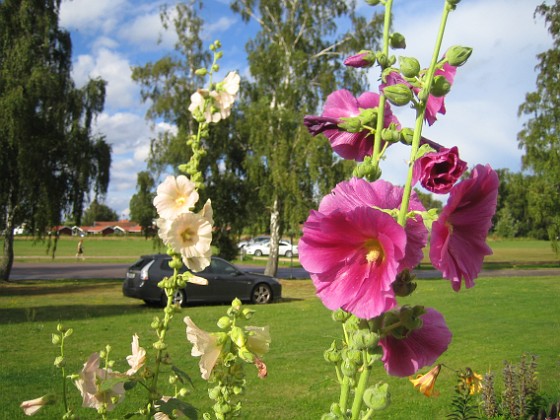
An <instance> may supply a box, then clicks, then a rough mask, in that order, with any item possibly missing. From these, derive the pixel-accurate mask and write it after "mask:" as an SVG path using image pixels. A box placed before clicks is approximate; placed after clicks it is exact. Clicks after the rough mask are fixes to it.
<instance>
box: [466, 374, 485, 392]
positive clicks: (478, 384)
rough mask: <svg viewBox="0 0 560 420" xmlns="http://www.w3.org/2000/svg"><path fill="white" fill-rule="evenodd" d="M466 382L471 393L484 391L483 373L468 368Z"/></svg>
mask: <svg viewBox="0 0 560 420" xmlns="http://www.w3.org/2000/svg"><path fill="white" fill-rule="evenodd" d="M465 384H466V385H467V386H468V387H469V393H470V394H471V395H474V394H478V393H479V392H480V391H482V375H479V374H478V373H476V372H473V371H472V370H471V369H469V368H467V372H466V375H465Z"/></svg>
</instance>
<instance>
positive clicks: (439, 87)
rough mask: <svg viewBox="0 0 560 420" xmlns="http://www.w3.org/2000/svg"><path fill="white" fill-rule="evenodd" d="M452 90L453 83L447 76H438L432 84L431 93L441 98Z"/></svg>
mask: <svg viewBox="0 0 560 420" xmlns="http://www.w3.org/2000/svg"><path fill="white" fill-rule="evenodd" d="M450 90H451V83H449V81H448V80H447V79H446V78H445V76H441V75H440V76H436V77H434V83H433V84H432V89H431V90H430V93H431V94H432V95H433V96H435V97H437V98H439V97H441V96H445V95H447V94H448V93H449V91H450Z"/></svg>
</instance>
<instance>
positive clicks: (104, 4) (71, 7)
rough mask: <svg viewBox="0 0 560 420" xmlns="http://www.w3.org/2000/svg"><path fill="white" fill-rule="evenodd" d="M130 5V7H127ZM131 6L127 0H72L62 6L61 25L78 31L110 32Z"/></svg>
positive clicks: (64, 2)
mask: <svg viewBox="0 0 560 420" xmlns="http://www.w3.org/2000/svg"><path fill="white" fill-rule="evenodd" d="M127 6H128V7H127ZM130 7H131V6H130V5H128V4H127V1H126V0H95V1H91V0H72V1H63V2H62V3H61V6H60V15H59V16H60V25H61V26H62V27H64V28H66V29H70V30H78V31H85V32H90V31H96V32H97V31H98V30H99V29H102V31H103V32H105V33H107V32H110V31H111V30H112V29H113V28H114V27H115V26H116V25H117V22H118V21H119V20H120V19H121V16H122V14H123V11H124V10H126V9H127V8H130Z"/></svg>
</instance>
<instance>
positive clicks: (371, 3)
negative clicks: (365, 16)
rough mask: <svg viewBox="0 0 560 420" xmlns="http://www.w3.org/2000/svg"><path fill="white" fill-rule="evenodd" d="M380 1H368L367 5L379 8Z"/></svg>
mask: <svg viewBox="0 0 560 420" xmlns="http://www.w3.org/2000/svg"><path fill="white" fill-rule="evenodd" d="M380 1H381V0H366V4H369V5H370V6H377V5H378V4H379V3H380Z"/></svg>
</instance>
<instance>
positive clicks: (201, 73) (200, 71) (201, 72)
mask: <svg viewBox="0 0 560 420" xmlns="http://www.w3.org/2000/svg"><path fill="white" fill-rule="evenodd" d="M207 73H208V70H206V69H204V68H201V69H196V70H195V72H194V74H196V75H197V76H206V74H207Z"/></svg>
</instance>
